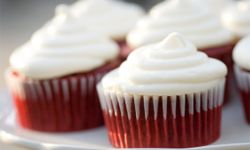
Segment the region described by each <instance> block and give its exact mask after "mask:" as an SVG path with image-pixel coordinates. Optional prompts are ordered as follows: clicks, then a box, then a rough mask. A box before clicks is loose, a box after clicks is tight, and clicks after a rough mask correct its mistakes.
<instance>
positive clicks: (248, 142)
mask: <svg viewBox="0 0 250 150" xmlns="http://www.w3.org/2000/svg"><path fill="white" fill-rule="evenodd" d="M3 96H4V97H5V98H1V104H0V106H1V105H2V102H4V100H7V101H10V100H9V98H8V97H7V96H6V92H5V93H4V95H2V96H1V97H3ZM6 108H7V107H6ZM9 110H10V109H9ZM14 118H15V115H14V113H13V111H12V113H11V114H9V115H7V116H5V117H4V118H2V121H1V124H0V140H2V141H3V142H5V143H9V144H15V145H19V146H22V147H27V148H32V149H51V150H59V149H67V150H68V149H70V150H78V149H113V148H112V146H111V145H110V144H109V142H108V139H107V136H106V130H105V128H104V127H101V128H97V129H93V130H89V131H85V132H79V133H68V134H47V133H40V132H34V131H28V130H25V129H22V128H20V127H19V126H18V125H17V124H16V122H15V121H14V120H15V119H14ZM192 149H193V150H235V149H237V150H246V149H250V126H249V125H247V124H246V122H245V120H244V116H243V112H242V109H241V104H240V103H239V100H237V99H236V98H235V99H234V101H233V102H231V103H229V104H228V105H226V106H225V108H224V111H223V122H222V136H221V138H220V139H219V140H218V141H217V142H215V143H214V144H212V145H209V146H205V147H199V148H192ZM165 150H167V149H165ZM171 150H173V149H171Z"/></svg>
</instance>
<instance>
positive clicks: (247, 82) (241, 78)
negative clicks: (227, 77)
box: [234, 65, 250, 92]
mask: <svg viewBox="0 0 250 150" xmlns="http://www.w3.org/2000/svg"><path fill="white" fill-rule="evenodd" d="M234 72H235V76H236V80H237V85H238V87H239V88H240V89H241V90H243V91H245V92H248V91H250V73H249V72H246V71H242V70H241V68H240V67H239V66H237V65H235V66H234Z"/></svg>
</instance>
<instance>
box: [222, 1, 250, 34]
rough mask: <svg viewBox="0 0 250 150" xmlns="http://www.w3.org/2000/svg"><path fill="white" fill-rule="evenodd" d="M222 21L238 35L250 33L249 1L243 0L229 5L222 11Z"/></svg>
mask: <svg viewBox="0 0 250 150" xmlns="http://www.w3.org/2000/svg"><path fill="white" fill-rule="evenodd" d="M222 22H223V24H224V26H225V27H226V28H227V29H229V30H230V31H232V32H233V33H234V34H236V35H237V36H238V37H243V36H246V35H248V34H250V1H249V0H244V1H240V2H235V3H232V4H231V5H229V6H228V7H227V8H226V9H225V10H224V11H223V13H222Z"/></svg>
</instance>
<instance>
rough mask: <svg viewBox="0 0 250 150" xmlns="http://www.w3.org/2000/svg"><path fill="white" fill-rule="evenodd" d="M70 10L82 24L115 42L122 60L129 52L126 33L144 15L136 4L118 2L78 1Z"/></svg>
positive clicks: (100, 0) (99, 0) (111, 0)
mask: <svg viewBox="0 0 250 150" xmlns="http://www.w3.org/2000/svg"><path fill="white" fill-rule="evenodd" d="M71 9H72V12H73V13H74V14H75V15H76V16H77V17H79V19H81V20H82V23H83V24H86V25H87V26H88V27H90V28H91V29H93V30H94V31H96V32H100V33H101V34H103V35H105V36H108V37H110V38H112V39H113V40H115V41H116V42H117V43H118V44H119V46H120V48H121V53H120V55H121V57H122V58H124V57H125V58H126V57H127V55H128V52H129V51H130V50H129V49H128V47H127V44H126V36H127V34H128V32H129V31H130V30H131V29H132V28H133V27H134V26H135V24H136V22H137V21H138V19H139V18H141V17H142V16H143V15H144V13H145V12H144V10H143V9H142V8H141V7H139V6H137V5H136V4H132V3H127V2H122V1H118V0H80V1H77V2H76V3H74V4H73V5H72V6H71Z"/></svg>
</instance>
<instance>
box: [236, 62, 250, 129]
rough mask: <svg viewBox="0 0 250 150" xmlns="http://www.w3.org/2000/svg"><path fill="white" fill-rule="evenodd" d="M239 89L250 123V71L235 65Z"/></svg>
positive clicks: (247, 119) (249, 122)
mask: <svg viewBox="0 0 250 150" xmlns="http://www.w3.org/2000/svg"><path fill="white" fill-rule="evenodd" d="M234 70H235V76H236V80H237V85H238V89H239V91H240V95H241V100H242V103H243V107H244V111H245V117H246V121H247V122H248V124H250V73H249V72H247V71H244V70H242V69H241V68H240V67H239V66H237V65H235V66H234Z"/></svg>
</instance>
